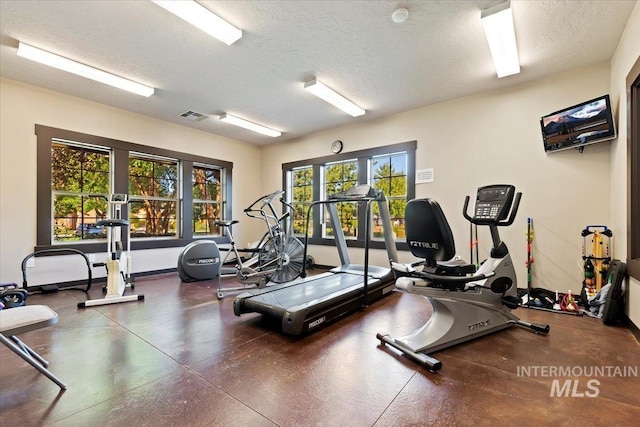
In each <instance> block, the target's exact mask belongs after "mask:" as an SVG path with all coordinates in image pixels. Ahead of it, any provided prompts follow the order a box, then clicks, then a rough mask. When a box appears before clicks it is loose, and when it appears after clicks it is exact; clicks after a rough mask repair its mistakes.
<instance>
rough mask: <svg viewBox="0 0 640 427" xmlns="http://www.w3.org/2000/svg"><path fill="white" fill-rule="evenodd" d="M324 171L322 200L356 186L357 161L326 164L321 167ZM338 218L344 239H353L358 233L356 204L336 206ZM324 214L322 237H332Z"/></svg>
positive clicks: (345, 203) (344, 203)
mask: <svg viewBox="0 0 640 427" xmlns="http://www.w3.org/2000/svg"><path fill="white" fill-rule="evenodd" d="M323 170H324V180H323V182H324V186H323V187H324V188H323V192H322V194H323V198H322V199H323V200H328V199H329V196H331V195H332V194H335V193H339V192H341V191H347V190H348V189H350V188H352V187H355V186H356V185H358V162H357V160H347V161H342V162H337V163H328V164H326V165H324V166H323ZM336 210H337V211H338V218H340V223H341V224H342V231H343V232H344V237H345V238H347V239H355V238H356V236H357V232H358V203H357V202H343V203H339V204H338V205H337V206H336ZM326 215H327V214H326V213H325V221H324V224H325V229H324V232H323V233H322V237H332V236H333V230H331V225H330V224H329V219H328V218H327V217H326Z"/></svg>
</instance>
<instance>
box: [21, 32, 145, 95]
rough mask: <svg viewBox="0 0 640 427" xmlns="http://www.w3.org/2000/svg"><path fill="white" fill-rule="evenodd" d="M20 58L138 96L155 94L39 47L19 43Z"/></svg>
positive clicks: (120, 78) (141, 85)
mask: <svg viewBox="0 0 640 427" xmlns="http://www.w3.org/2000/svg"><path fill="white" fill-rule="evenodd" d="M18 56H21V57H23V58H27V59H30V60H32V61H35V62H39V63H41V64H45V65H48V66H50V67H54V68H57V69H59V70H63V71H66V72H69V73H73V74H76V75H78V76H82V77H86V78H88V79H91V80H95V81H97V82H100V83H104V84H106V85H109V86H113V87H117V88H118V89H122V90H126V91H129V92H132V93H135V94H137V95H142V96H147V97H149V96H151V95H153V92H154V89H153V88H152V87H149V86H145V85H143V84H140V83H136V82H133V81H131V80H127V79H125V78H122V77H119V76H116V75H114V74H110V73H107V72H105V71H102V70H98V69H97V68H93V67H90V66H88V65H84V64H81V63H79V62H76V61H72V60H71V59H67V58H63V57H62V56H58V55H56V54H53V53H51V52H47V51H45V50H42V49H38V48H37V47H33V46H29V45H28V44H25V43H22V42H19V43H18Z"/></svg>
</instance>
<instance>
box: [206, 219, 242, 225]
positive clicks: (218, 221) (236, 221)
mask: <svg viewBox="0 0 640 427" xmlns="http://www.w3.org/2000/svg"><path fill="white" fill-rule="evenodd" d="M238 222H240V221H238V220H235V219H232V220H230V221H222V220H219V219H217V220H215V221H213V223H214V224H215V225H217V226H219V227H231V226H232V225H233V224H237V223H238Z"/></svg>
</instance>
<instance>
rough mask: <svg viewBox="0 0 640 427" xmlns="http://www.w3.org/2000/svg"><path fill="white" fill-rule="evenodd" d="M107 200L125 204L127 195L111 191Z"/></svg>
mask: <svg viewBox="0 0 640 427" xmlns="http://www.w3.org/2000/svg"><path fill="white" fill-rule="evenodd" d="M109 201H110V202H112V203H122V204H126V203H127V202H128V201H129V195H128V194H122V193H113V194H112V195H111V198H110V200H109Z"/></svg>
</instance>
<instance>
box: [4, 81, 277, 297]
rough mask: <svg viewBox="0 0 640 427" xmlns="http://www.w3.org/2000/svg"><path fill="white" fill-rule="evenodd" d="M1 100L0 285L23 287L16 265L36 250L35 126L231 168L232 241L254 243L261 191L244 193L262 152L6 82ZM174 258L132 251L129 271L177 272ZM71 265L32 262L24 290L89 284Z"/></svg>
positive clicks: (63, 260) (250, 188)
mask: <svg viewBox="0 0 640 427" xmlns="http://www.w3.org/2000/svg"><path fill="white" fill-rule="evenodd" d="M0 94H1V96H0V255H1V256H0V281H1V282H17V283H20V282H21V281H22V280H21V272H20V264H21V262H22V259H23V258H24V257H25V256H26V255H28V254H30V253H31V252H33V249H34V246H35V244H36V136H35V125H36V124H41V125H46V126H51V127H56V128H61V129H68V130H72V131H76V132H82V133H87V134H92V135H99V136H104V137H108V138H114V139H119V140H123V141H127V142H132V143H136V144H142V145H148V146H153V147H161V148H166V149H171V150H175V151H181V152H187V153H192V154H196V155H200V156H206V157H212V158H216V159H221V160H226V161H230V162H233V164H234V169H233V177H234V186H233V187H234V188H233V212H234V215H235V216H236V217H237V219H239V220H241V224H240V225H241V226H240V227H238V228H237V229H234V231H235V233H236V237H237V240H238V241H239V242H248V241H251V240H255V239H257V238H259V236H260V233H261V230H262V228H261V224H259V222H258V221H256V220H250V219H248V218H242V210H243V209H244V208H245V207H247V206H248V205H249V204H250V203H251V202H253V201H254V200H255V199H256V198H257V197H258V196H260V193H259V192H260V188H256V186H255V185H247V184H252V183H255V180H256V179H257V178H256V177H258V176H260V174H259V171H260V168H261V163H260V148H259V147H256V146H253V145H250V144H247V143H244V142H239V141H234V140H230V139H225V138H222V137H218V136H215V135H212V134H209V133H206V132H201V131H197V130H193V129H191V128H187V127H183V126H178V125H175V124H172V123H168V122H163V121H160V120H156V119H152V118H149V117H146V116H142V115H138V114H134V113H130V112H128V111H123V110H119V109H116V108H112V107H108V106H105V105H101V104H96V103H93V102H89V101H85V100H81V99H78V98H74V97H70V96H66V95H62V94H59V93H56V92H52V91H48V90H43V89H39V88H36V87H33V86H29V85H25V84H22V83H18V82H15V81H11V80H6V79H2V80H1V81H0ZM252 177H254V178H252ZM278 188H279V186H278ZM105 250H106V248H105ZM179 252H180V249H179V248H171V249H156V250H148V251H135V252H134V253H133V255H132V258H133V261H132V265H133V271H134V272H139V271H153V270H160V269H167V268H175V267H176V263H177V259H178V254H179ZM71 258H79V257H68V256H67V257H46V258H37V259H36V267H35V268H33V269H30V270H29V271H28V274H29V277H28V278H29V284H30V285H31V284H40V283H55V282H58V281H67V280H76V279H82V278H83V277H86V268H84V269H83V267H82V264H78V260H72V259H71ZM76 264H78V265H76ZM96 275H97V276H100V275H104V269H97V270H96Z"/></svg>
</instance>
